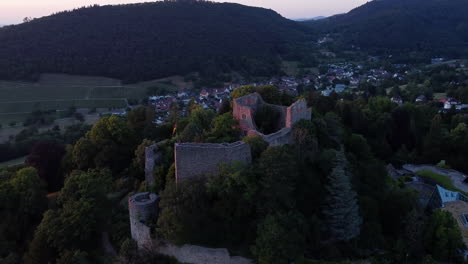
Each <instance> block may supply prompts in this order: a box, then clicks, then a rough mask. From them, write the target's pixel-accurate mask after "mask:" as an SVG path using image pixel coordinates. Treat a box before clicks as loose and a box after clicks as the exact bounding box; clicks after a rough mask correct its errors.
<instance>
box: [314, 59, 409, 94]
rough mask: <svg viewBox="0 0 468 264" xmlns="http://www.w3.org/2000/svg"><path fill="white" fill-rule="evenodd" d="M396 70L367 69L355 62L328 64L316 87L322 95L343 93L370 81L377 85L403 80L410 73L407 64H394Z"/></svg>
mask: <svg viewBox="0 0 468 264" xmlns="http://www.w3.org/2000/svg"><path fill="white" fill-rule="evenodd" d="M393 68H394V69H395V72H389V71H387V70H385V69H383V68H371V69H368V70H366V69H365V67H364V66H363V65H356V64H353V63H335V64H329V65H328V72H327V73H325V74H322V75H319V76H318V78H317V81H316V89H320V90H321V93H322V95H324V96H329V95H330V94H331V93H332V92H335V93H342V92H344V91H346V90H348V89H356V88H357V87H358V86H359V84H361V83H369V84H372V85H375V86H378V85H380V84H381V83H382V82H383V81H385V80H388V79H391V80H396V81H403V80H405V78H406V75H407V74H408V73H409V72H408V71H407V70H405V69H406V68H407V65H406V64H395V65H393Z"/></svg>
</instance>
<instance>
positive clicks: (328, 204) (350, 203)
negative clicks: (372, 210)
mask: <svg viewBox="0 0 468 264" xmlns="http://www.w3.org/2000/svg"><path fill="white" fill-rule="evenodd" d="M333 166H334V167H333V169H332V171H331V173H330V175H329V176H328V184H327V186H326V190H327V197H326V198H325V203H324V208H323V210H322V214H323V216H324V222H325V226H326V228H327V233H328V235H329V242H335V241H349V240H351V239H353V238H355V237H356V236H358V235H359V234H360V232H361V224H362V218H361V216H360V215H359V205H358V203H357V198H356V196H357V194H356V192H355V191H354V190H353V189H352V186H351V177H350V175H349V173H348V171H347V160H346V156H345V153H344V150H343V149H341V150H339V151H336V154H335V159H334V161H333Z"/></svg>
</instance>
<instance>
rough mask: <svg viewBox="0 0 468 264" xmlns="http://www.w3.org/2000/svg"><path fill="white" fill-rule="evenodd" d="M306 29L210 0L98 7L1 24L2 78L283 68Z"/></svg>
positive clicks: (141, 76)
mask: <svg viewBox="0 0 468 264" xmlns="http://www.w3.org/2000/svg"><path fill="white" fill-rule="evenodd" d="M306 32H307V29H306V28H305V27H303V26H301V25H299V24H298V23H296V22H294V21H290V20H287V19H285V18H283V17H282V16H280V15H279V14H277V13H276V12H274V11H272V10H267V9H262V8H253V7H247V6H242V5H238V4H227V3H223V4H221V3H211V2H204V1H201V2H200V1H164V2H153V3H145V4H133V5H117V6H102V7H101V6H91V7H86V8H81V9H76V10H73V11H67V12H61V13H58V14H55V15H52V16H48V17H43V18H40V19H32V20H30V21H28V22H26V23H23V24H20V25H14V26H8V27H5V28H1V29H0V79H25V78H26V79H35V78H37V76H38V74H40V73H44V72H58V73H69V74H82V75H98V76H108V77H115V78H118V79H123V80H124V81H127V82H131V81H140V80H149V79H155V78H158V77H165V76H169V75H175V74H185V73H189V72H193V71H198V72H200V73H201V75H202V76H204V77H209V78H212V79H219V77H220V76H221V75H222V74H223V73H229V72H231V71H239V72H240V73H242V74H244V75H247V76H249V75H253V76H266V75H270V74H276V73H278V71H279V69H280V67H279V66H280V60H278V55H287V53H288V51H290V50H291V49H290V48H291V47H292V46H294V43H295V42H298V41H302V40H304V39H305V38H307V37H308V34H307V33H306Z"/></svg>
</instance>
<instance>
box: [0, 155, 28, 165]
mask: <svg viewBox="0 0 468 264" xmlns="http://www.w3.org/2000/svg"><path fill="white" fill-rule="evenodd" d="M25 160H26V157H21V158H17V159H14V160H9V161H5V162H0V168H1V167H8V166H14V165H19V164H23V163H24V161H25Z"/></svg>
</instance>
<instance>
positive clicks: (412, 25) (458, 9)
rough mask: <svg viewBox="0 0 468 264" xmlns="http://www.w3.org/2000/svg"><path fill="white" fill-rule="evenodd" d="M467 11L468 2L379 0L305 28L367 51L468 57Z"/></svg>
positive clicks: (309, 23)
mask: <svg viewBox="0 0 468 264" xmlns="http://www.w3.org/2000/svg"><path fill="white" fill-rule="evenodd" d="M466 10H468V2H467V1H465V0H379V1H371V2H368V3H367V4H364V5H362V6H360V7H358V8H355V9H353V10H351V11H350V12H348V13H346V14H342V15H336V16H333V17H330V18H327V19H323V20H319V21H306V22H303V24H304V25H308V26H310V27H313V28H314V29H315V30H316V31H317V32H321V33H323V34H335V35H336V36H337V38H338V39H339V40H340V41H342V42H343V43H345V44H348V45H356V46H359V47H361V48H364V49H375V50H388V49H390V50H400V51H423V52H426V53H429V54H432V55H434V56H436V55H440V56H442V55H447V56H460V55H467V53H468V51H467V49H466V46H467V44H468V34H466V32H467V31H468V17H467V16H466Z"/></svg>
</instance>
